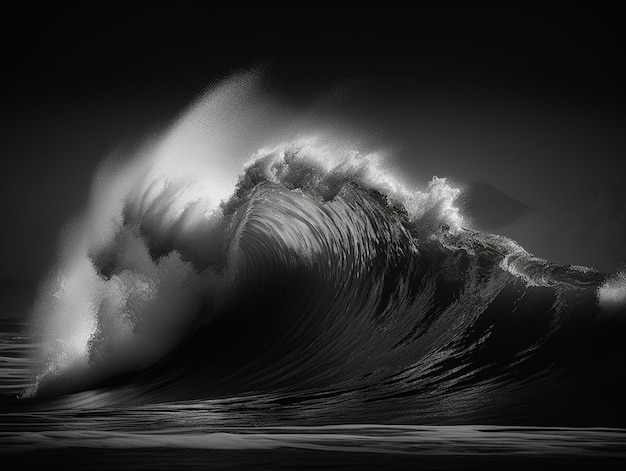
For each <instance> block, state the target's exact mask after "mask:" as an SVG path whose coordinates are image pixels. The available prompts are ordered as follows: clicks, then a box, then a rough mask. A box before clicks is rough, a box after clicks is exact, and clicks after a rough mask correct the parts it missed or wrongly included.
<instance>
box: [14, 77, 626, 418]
mask: <svg viewBox="0 0 626 471" xmlns="http://www.w3.org/2000/svg"><path fill="white" fill-rule="evenodd" d="M254 83H255V82H254V80H252V79H251V78H250V77H249V76H248V77H243V78H241V77H240V78H238V79H236V80H234V81H233V82H231V83H227V84H225V85H221V86H219V87H218V88H217V89H216V90H214V91H213V92H212V93H209V94H208V95H207V97H204V98H203V99H201V100H200V102H199V104H198V105H196V107H194V108H193V109H192V111H191V112H190V113H189V114H188V115H186V116H184V117H182V118H181V120H180V122H179V123H177V124H176V125H175V126H173V128H172V130H171V131H170V133H168V134H167V135H166V136H165V137H164V138H162V139H161V140H160V141H157V142H156V143H154V144H152V145H150V146H148V147H147V148H146V149H145V150H144V151H143V152H142V153H140V154H139V155H138V156H136V157H135V158H133V159H131V160H129V161H128V162H126V163H124V164H122V163H120V162H119V161H117V163H115V162H113V163H108V164H106V165H105V166H103V168H102V170H101V172H100V173H99V175H98V177H97V179H96V183H95V185H94V190H93V196H92V199H91V201H90V204H89V206H88V208H87V210H86V213H85V214H84V215H83V217H82V219H80V220H79V221H78V222H77V223H75V224H74V225H73V226H71V227H70V228H69V229H68V231H67V232H66V237H65V243H64V245H63V247H64V248H63V250H62V252H61V254H60V260H59V264H58V269H57V271H56V272H55V273H54V274H53V275H52V276H51V277H50V278H49V279H48V280H47V281H46V283H45V285H44V286H43V288H42V290H41V295H40V297H39V301H38V305H37V309H36V312H35V317H34V323H35V329H36V333H35V335H36V336H37V338H41V339H42V343H41V345H42V346H41V348H40V350H39V352H38V357H37V365H38V367H37V368H35V369H34V371H33V375H34V383H35V386H34V387H33V388H32V389H30V390H29V391H26V392H25V394H24V397H37V398H40V397H49V396H55V395H61V394H69V393H72V392H76V391H81V390H89V389H93V388H96V389H98V388H100V389H102V388H105V389H106V388H115V389H117V390H120V391H126V392H127V394H122V395H121V396H120V394H116V395H113V396H114V397H115V398H117V399H115V400H119V398H120V397H124V398H126V399H128V398H129V397H130V396H131V395H132V396H133V397H134V398H135V400H139V401H174V400H182V399H191V398H210V397H230V396H233V397H234V395H241V394H247V393H251V392H254V393H255V394H257V393H262V394H273V395H274V396H273V397H274V398H275V399H274V400H276V401H278V403H280V404H288V405H289V404H291V405H293V404H297V405H298V406H299V407H300V409H299V414H302V416H304V417H312V416H315V415H316V414H320V413H323V414H324V416H325V417H328V416H329V414H332V412H333V411H337V410H341V411H342V414H343V415H344V416H346V415H350V414H353V415H354V416H355V417H358V418H359V419H361V420H363V418H368V419H372V418H379V419H384V420H392V419H394V420H398V419H399V418H402V417H404V419H406V418H407V417H413V418H416V417H421V418H422V420H423V419H424V418H425V417H431V418H433V417H438V418H441V417H442V416H445V415H446V414H447V415H451V416H454V417H456V418H457V419H459V418H462V417H463V416H464V415H467V414H469V415H471V414H472V412H471V411H474V412H473V413H474V414H477V415H476V416H477V417H479V418H480V419H481V420H486V421H489V420H495V418H496V417H498V418H500V419H502V418H503V417H504V418H505V420H525V418H528V417H535V418H536V417H540V418H541V417H543V418H546V417H552V416H554V415H555V414H556V415H558V416H559V417H566V416H567V414H569V413H571V412H572V410H575V408H576V407H578V406H579V405H580V403H581V401H587V400H589V398H595V397H596V395H597V394H596V393H595V392H593V391H592V388H591V387H589V386H587V385H585V386H581V382H583V381H585V380H588V379H589V378H595V379H597V378H598V375H599V374H601V373H602V374H604V373H607V374H608V375H609V376H610V375H614V374H616V373H615V370H614V369H615V368H616V364H617V363H619V362H620V361H621V359H622V358H623V354H624V351H623V350H624V348H623V347H622V346H621V345H620V344H619V342H617V341H616V339H617V338H619V336H620V335H622V334H623V327H619V326H623V324H621V323H618V324H614V323H612V321H610V320H609V321H607V317H606V316H603V315H602V314H601V311H602V310H603V309H604V310H606V309H612V310H614V311H618V312H620V313H623V312H624V303H623V302H621V301H623V299H622V298H623V296H621V295H622V294H623V293H622V291H623V289H622V288H623V280H622V279H621V278H620V279H619V280H617V279H616V280H609V279H607V276H606V275H604V274H601V273H599V272H596V271H595V270H583V269H580V267H575V266H571V267H570V266H563V265H558V264H552V263H549V262H548V261H545V260H542V259H539V258H536V257H533V256H532V255H531V254H529V253H528V252H526V251H525V250H524V249H523V248H522V247H520V246H519V245H518V244H517V243H516V242H515V241H512V240H510V239H507V238H505V237H502V236H498V235H495V234H487V233H483V232H478V231H474V230H471V228H468V227H467V223H466V222H465V221H464V218H463V216H462V215H461V214H460V212H459V211H458V209H457V208H456V206H455V199H456V198H457V197H458V195H459V194H460V190H459V189H457V188H455V187H453V186H452V185H450V184H449V183H448V182H447V181H446V179H445V178H437V177H434V178H433V179H432V180H431V181H430V183H429V184H428V186H427V187H426V188H424V189H412V188H410V187H409V186H408V185H406V184H405V183H403V182H401V179H400V178H398V177H397V176H396V175H395V174H393V172H391V171H389V170H388V169H386V168H385V166H384V160H383V159H382V157H381V156H380V155H378V154H376V153H369V154H367V153H362V152H358V151H355V150H354V149H353V147H352V145H351V144H350V143H348V142H349V141H348V140H347V139H345V140H342V139H340V138H338V137H337V136H336V135H332V134H331V135H328V136H324V135H323V134H318V135H316V136H309V135H306V134H305V133H303V132H298V133H296V134H297V137H296V138H294V139H285V138H284V137H285V136H284V134H285V131H284V128H283V127H281V128H280V132H278V131H276V132H271V130H270V126H268V125H267V123H265V124H264V125H263V126H261V128H262V131H259V130H258V129H257V127H256V126H255V124H256V123H259V122H262V121H263V119H262V117H263V116H264V115H263V114H262V113H259V109H262V108H263V106H265V105H260V104H259V103H260V102H261V101H262V100H259V99H258V98H257V95H256V93H257V91H255V90H256V88H255V85H254ZM241 96H243V97H244V98H241ZM233 100H234V102H235V105H236V106H233ZM233 110H235V111H233ZM281 126H282V125H281ZM222 131H223V132H222ZM248 132H249V134H250V135H251V136H252V138H250V137H249V136H248ZM194 133H199V134H201V135H202V139H197V138H193V134H194ZM242 135H243V136H246V137H245V138H241V136H242ZM207 136H208V137H207ZM192 138H193V139H192ZM209 138H210V139H209ZM194 139H195V142H196V144H198V143H199V144H198V145H193V143H190V142H189V141H190V140H191V141H194ZM207 139H208V140H207ZM211 139H212V141H211ZM254 140H258V143H257V144H258V147H257V149H256V150H255V151H253V152H249V153H245V152H247V150H248V148H249V147H250V146H251V145H252V144H251V142H253V141H254ZM213 141H215V142H213ZM250 155H251V157H250ZM235 169H238V170H235ZM622 278H623V277H622ZM620 280H621V281H620ZM620 293H621V294H620ZM620 296H621V297H620ZM622 318H623V316H622ZM607 322H608V324H607ZM616 325H617V326H618V327H615V326H616ZM620 329H621V330H620ZM580 348H584V350H585V351H587V352H588V356H587V357H584V358H582V357H581V356H580V351H579V349H580ZM596 349H599V350H596ZM597 352H600V353H597ZM596 354H598V355H600V357H601V358H602V362H603V363H602V365H603V366H602V368H600V369H598V370H597V373H596V374H590V368H591V366H590V365H592V364H593V362H594V361H595V360H594V359H597V356H595V355H596ZM607 356H608V358H609V359H608V360H607V359H606V357H607ZM529 378H532V381H531V382H530V383H531V384H530V385H529ZM601 381H604V383H603V384H613V383H612V380H611V379H610V378H607V377H603V378H602V379H601ZM555 384H557V386H555ZM555 388H556V389H555ZM555 390H557V391H558V392H559V394H560V395H561V396H560V399H561V400H560V402H559V401H558V400H555V399H554V398H552V397H550V394H551V393H550V391H555ZM621 391H623V388H621V389H620V388H619V387H618V388H614V390H613V392H612V393H611V394H610V397H609V398H608V400H607V401H606V404H605V406H606V407H603V408H601V410H599V411H596V413H597V414H596V415H595V416H592V417H591V418H580V417H577V418H575V419H576V420H579V419H580V420H583V421H584V420H591V421H592V422H593V420H595V419H597V418H598V417H600V418H601V420H613V419H607V417H609V415H610V414H609V412H610V411H613V412H615V411H616V410H617V415H615V418H614V420H618V421H619V420H623V410H624V409H623V407H621V408H620V407H619V406H617V404H618V399H617V398H618V396H619V394H621ZM563 398H564V399H563ZM514 406H515V407H514ZM594 410H595V409H594ZM613 412H611V413H613ZM592 415H593V414H592ZM474 418H475V417H474ZM573 420H574V419H573ZM598 420H600V419H598Z"/></svg>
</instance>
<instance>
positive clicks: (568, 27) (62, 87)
mask: <svg viewBox="0 0 626 471" xmlns="http://www.w3.org/2000/svg"><path fill="white" fill-rule="evenodd" d="M505 3H506V6H504V5H503V4H505ZM297 5H298V6H297V7H296V6H286V7H285V6H281V7H278V6H270V5H264V6H263V7H247V6H243V5H237V6H236V7H233V9H232V10H230V11H223V10H221V9H216V10H215V11H211V10H207V9H206V8H200V7H197V6H196V7H191V6H181V3H179V2H176V3H172V4H171V5H170V6H162V7H153V6H148V5H145V6H143V7H133V9H127V8H118V9H112V8H110V7H109V6H108V5H106V4H103V5H101V6H92V5H90V6H89V7H82V8H78V9H76V8H70V7H63V8H61V7H59V8H54V9H52V8H50V7H47V8H46V9H38V8H35V7H29V8H28V9H27V10H24V11H14V12H13V13H11V14H5V18H4V21H5V27H4V28H3V29H2V33H0V34H1V35H2V42H1V44H2V46H1V47H2V66H3V67H2V69H3V72H2V82H3V84H2V87H0V90H1V93H2V104H3V105H2V108H1V109H2V111H1V113H2V126H1V128H0V129H1V132H2V136H1V139H0V152H1V155H2V164H3V172H2V185H0V191H1V192H2V193H1V197H0V201H1V205H2V206H1V208H0V210H1V211H2V215H3V221H4V223H3V228H2V235H1V236H0V241H1V243H2V247H3V250H2V256H1V259H0V270H1V271H0V277H5V278H11V277H17V278H37V277H39V276H40V275H41V274H42V273H43V272H44V271H45V270H47V269H48V268H49V266H50V263H51V261H52V253H53V251H54V247H55V243H56V238H57V233H58V231H59V230H60V228H61V227H62V224H63V223H64V222H66V221H67V220H68V218H69V217H70V216H72V215H75V214H76V213H77V212H78V211H79V210H80V208H81V207H82V205H83V204H84V203H85V200H86V198H87V195H88V188H89V184H90V180H91V176H92V174H93V171H94V169H95V167H96V165H97V164H98V163H99V162H100V161H101V160H102V159H103V158H104V157H106V156H107V155H108V154H109V153H110V152H111V151H113V150H115V149H118V148H120V147H133V146H135V145H137V144H138V143H140V142H141V140H142V139H144V138H146V137H149V136H150V135H153V134H155V133H158V131H159V130H160V129H162V128H163V127H164V126H166V125H167V124H168V123H169V122H170V121H171V120H172V119H173V118H174V117H175V116H176V114H177V113H180V112H181V111H182V110H184V109H185V107H186V106H188V105H189V104H190V103H191V102H192V101H193V99H194V97H197V96H198V94H200V93H201V92H202V91H203V90H204V89H205V88H206V87H207V86H209V85H211V84H212V83H215V82H216V81H218V80H220V79H222V78H225V77H228V76H229V75H230V74H231V73H233V72H234V71H237V70H243V69H247V68H250V67H254V66H263V67H264V68H265V70H266V72H267V75H266V77H267V79H266V81H267V87H268V90H269V91H271V92H272V93H274V94H276V95H277V96H279V97H280V98H281V99H282V100H284V101H285V102H286V103H289V104H290V105H291V106H293V107H295V108H302V109H303V110H306V109H307V108H308V107H309V106H313V105H315V104H316V103H318V102H319V100H320V99H321V98H322V97H327V96H328V95H329V92H330V91H333V90H334V91H335V92H336V93H337V94H338V95H340V96H341V98H342V99H341V100H340V101H339V102H338V105H337V106H336V114H337V115H340V116H341V117H342V119H345V120H348V121H351V122H353V123H354V124H355V126H356V127H357V128H360V129H362V130H363V133H364V135H367V136H369V137H371V139H372V141H374V142H379V143H383V144H384V145H388V146H390V147H393V148H395V149H396V157H395V159H396V161H397V162H398V163H399V164H400V165H401V167H402V168H403V169H405V170H406V171H408V172H409V173H410V174H411V180H412V181H415V182H416V183H423V182H425V181H427V180H429V179H430V177H432V175H439V176H450V177H451V178H453V179H456V180H458V181H467V180H472V179H476V180H480V181H485V182H488V183H491V184H493V185H496V186H497V187H499V188H500V189H501V190H503V191H505V192H507V193H509V194H511V195H513V196H514V197H516V198H519V199H521V200H523V201H525V202H527V203H530V204H533V205H541V204H543V203H544V202H545V201H546V200H549V199H551V198H554V197H555V196H556V195H558V194H559V193H561V192H562V191H563V189H567V188H569V187H572V186H577V185H579V184H581V183H583V182H587V181H588V182H592V183H597V184H603V183H607V182H612V181H618V180H620V181H623V180H624V175H625V173H624V170H625V169H624V167H625V165H624V163H623V161H624V158H623V157H624V156H623V154H624V148H625V146H624V144H625V136H624V129H626V128H625V127H624V124H625V120H624V117H625V115H624V70H623V69H624V59H623V56H624V32H623V25H622V23H623V22H622V19H623V17H622V15H621V14H620V13H618V10H619V9H618V8H617V7H609V6H608V4H605V5H601V4H599V3H598V2H594V3H593V5H586V6H584V7H583V6H572V5H567V6H565V5H563V6H560V7H555V6H553V7H546V6H544V5H543V4H535V5H530V4H528V3H527V2H519V3H516V2H493V3H486V2H458V3H456V2H439V3H438V5H437V6H436V7H429V8H424V7H417V8H416V10H414V11H411V10H402V9H399V8H397V7H384V6H381V5H380V4H378V5H377V6H376V8H369V9H368V8H367V7H364V6H360V7H352V8H347V7H346V8H338V7H336V6H324V5H321V4H317V3H311V4H306V5H302V4H300V3H298V4H297ZM383 5H384V4H383ZM9 26H10V27H9Z"/></svg>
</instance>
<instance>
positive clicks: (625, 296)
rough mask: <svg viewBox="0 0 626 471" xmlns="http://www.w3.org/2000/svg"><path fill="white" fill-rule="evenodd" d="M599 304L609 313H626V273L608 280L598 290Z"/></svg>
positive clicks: (622, 272)
mask: <svg viewBox="0 0 626 471" xmlns="http://www.w3.org/2000/svg"><path fill="white" fill-rule="evenodd" d="M598 304H599V305H600V307H601V308H602V309H604V310H605V311H608V312H617V311H626V272H625V271H621V272H618V273H616V274H615V275H614V276H612V277H610V278H608V279H607V280H606V281H605V282H604V283H603V284H602V285H601V286H600V287H599V288H598Z"/></svg>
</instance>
